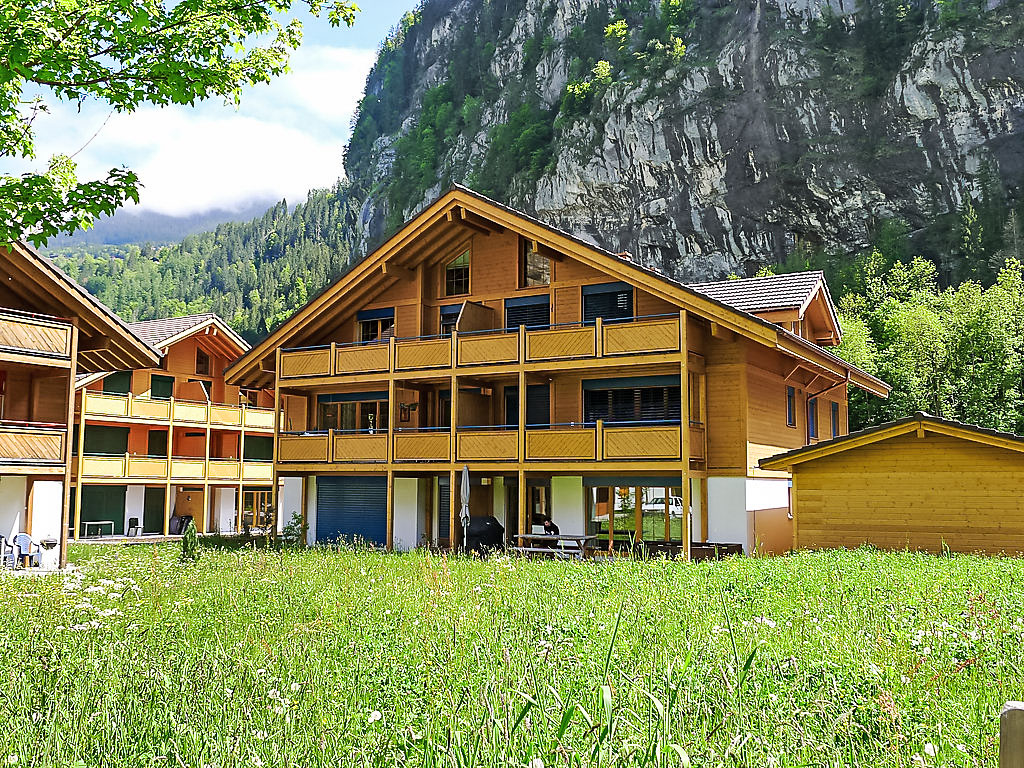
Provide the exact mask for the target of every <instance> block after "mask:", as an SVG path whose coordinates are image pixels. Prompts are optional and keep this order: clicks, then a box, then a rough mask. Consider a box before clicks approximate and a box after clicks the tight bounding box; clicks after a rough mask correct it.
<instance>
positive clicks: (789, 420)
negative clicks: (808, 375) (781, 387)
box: [786, 384, 796, 429]
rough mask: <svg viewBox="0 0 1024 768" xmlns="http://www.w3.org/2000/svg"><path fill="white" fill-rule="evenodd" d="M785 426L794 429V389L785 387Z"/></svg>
mask: <svg viewBox="0 0 1024 768" xmlns="http://www.w3.org/2000/svg"><path fill="white" fill-rule="evenodd" d="M786 426H787V427H792V428H794V429H796V387H791V386H789V385H788V384H787V385H786Z"/></svg>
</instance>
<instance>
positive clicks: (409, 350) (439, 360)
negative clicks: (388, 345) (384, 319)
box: [385, 336, 452, 371]
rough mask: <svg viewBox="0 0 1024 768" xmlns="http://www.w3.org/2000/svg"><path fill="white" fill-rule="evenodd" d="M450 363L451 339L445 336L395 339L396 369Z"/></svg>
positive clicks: (447, 366)
mask: <svg viewBox="0 0 1024 768" xmlns="http://www.w3.org/2000/svg"><path fill="white" fill-rule="evenodd" d="M451 364H452V341H451V339H450V338H448V337H447V336H445V337H442V338H436V339H396V340H395V370H396V371H410V370H416V369H421V368H450V367H451ZM385 370H387V368H386V367H385Z"/></svg>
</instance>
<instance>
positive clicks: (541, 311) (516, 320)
mask: <svg viewBox="0 0 1024 768" xmlns="http://www.w3.org/2000/svg"><path fill="white" fill-rule="evenodd" d="M550 323H551V297H549V296H548V295H547V294H545V295H543V296H523V297H521V298H518V299H505V330H507V331H518V330H519V326H521V325H525V326H526V327H527V328H529V329H531V330H532V329H537V328H547V327H548V325H549V324H550Z"/></svg>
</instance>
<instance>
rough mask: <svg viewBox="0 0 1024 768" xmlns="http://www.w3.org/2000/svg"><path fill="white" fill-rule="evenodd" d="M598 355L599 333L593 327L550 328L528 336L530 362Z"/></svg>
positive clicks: (532, 332) (527, 351)
mask: <svg viewBox="0 0 1024 768" xmlns="http://www.w3.org/2000/svg"><path fill="white" fill-rule="evenodd" d="M596 355H597V331H596V329H595V328H594V327H593V326H583V327H568V328H549V329H546V330H542V331H528V332H527V334H526V359H527V361H529V362H535V361H539V360H566V359H570V358H588V357H595V356H596Z"/></svg>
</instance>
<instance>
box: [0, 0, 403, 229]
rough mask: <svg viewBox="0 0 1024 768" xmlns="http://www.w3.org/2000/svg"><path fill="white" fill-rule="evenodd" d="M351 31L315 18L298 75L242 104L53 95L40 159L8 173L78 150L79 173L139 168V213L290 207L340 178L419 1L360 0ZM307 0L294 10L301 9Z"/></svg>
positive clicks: (250, 93) (40, 167)
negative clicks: (394, 35)
mask: <svg viewBox="0 0 1024 768" xmlns="http://www.w3.org/2000/svg"><path fill="white" fill-rule="evenodd" d="M357 4H358V5H360V7H361V8H362V9H363V10H361V12H360V13H359V14H357V16H356V23H355V25H354V26H352V27H344V26H342V27H338V28H332V27H331V26H330V25H329V24H328V23H327V21H326V20H319V19H315V18H313V17H312V16H310V15H309V14H308V13H305V14H304V15H300V16H299V18H301V19H302V22H303V30H304V34H303V44H302V47H301V48H299V49H298V51H296V52H295V53H293V54H292V59H291V72H289V73H288V74H286V75H284V76H282V77H281V78H279V79H277V80H275V81H273V82H272V83H270V84H269V85H260V86H256V87H251V88H246V89H245V90H244V92H243V93H242V102H241V106H240V107H238V108H235V107H234V106H227V105H224V104H223V102H222V101H220V100H211V101H208V102H205V103H202V104H200V105H198V106H196V107H187V106H186V107H180V106H170V107H162V108H158V107H143V108H141V109H139V110H137V111H136V112H134V113H132V114H116V113H114V114H112V113H111V110H110V108H109V107H107V106H105V105H102V104H99V103H90V104H86V105H85V106H84V107H83V108H82V110H81V111H79V110H78V107H77V105H70V104H61V103H59V102H54V101H53V100H52V99H50V100H48V104H49V108H50V112H49V114H47V115H43V116H42V117H40V118H38V119H37V121H36V150H37V154H38V157H37V159H36V160H35V161H33V162H31V163H29V164H27V165H26V164H24V163H19V164H17V165H16V166H12V165H11V164H5V165H3V166H0V170H2V171H5V172H18V173H20V172H24V171H26V170H31V171H45V169H46V161H47V158H49V157H50V156H51V155H52V154H55V153H61V152H63V153H66V154H74V153H76V152H77V154H75V155H74V160H75V162H76V163H77V164H78V176H79V179H80V180H88V179H94V178H103V177H105V176H106V173H107V171H108V170H109V169H110V168H113V167H119V166H122V165H123V166H127V167H129V168H131V169H132V170H133V171H135V172H136V173H137V174H139V176H140V178H141V181H142V184H143V188H142V190H141V195H140V204H139V206H138V208H139V209H141V210H148V211H154V212H157V213H164V214H168V215H173V216H183V215H188V214H194V213H202V212H204V211H209V210H213V209H218V208H220V209H225V210H237V209H238V208H240V207H242V206H243V205H244V204H245V203H247V202H252V201H254V200H268V201H269V200H280V199H281V198H286V199H287V200H288V202H289V203H296V202H300V201H302V200H304V199H305V197H306V192H307V191H308V190H310V189H314V188H317V187H327V186H330V185H332V184H333V183H334V182H335V181H337V180H338V178H339V177H341V176H342V173H343V171H342V166H341V158H342V150H343V149H344V146H345V144H346V142H347V140H348V134H349V122H350V120H351V118H352V114H353V112H354V111H355V108H356V104H357V103H358V101H359V99H360V97H361V96H362V91H363V85H364V84H365V80H366V75H367V74H368V73H369V71H370V67H371V66H372V65H373V61H374V59H375V57H376V51H377V46H378V44H379V43H380V41H381V40H382V39H383V38H384V36H385V35H386V34H387V32H388V30H389V29H390V28H391V27H392V26H393V25H394V24H395V23H396V22H397V21H398V20H399V18H401V16H402V14H403V13H404V12H405V11H407V10H410V9H411V8H412V7H413V6H414V5H415V4H416V3H415V0H357ZM302 7H303V4H302V2H301V0H297V2H296V11H301V9H302Z"/></svg>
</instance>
